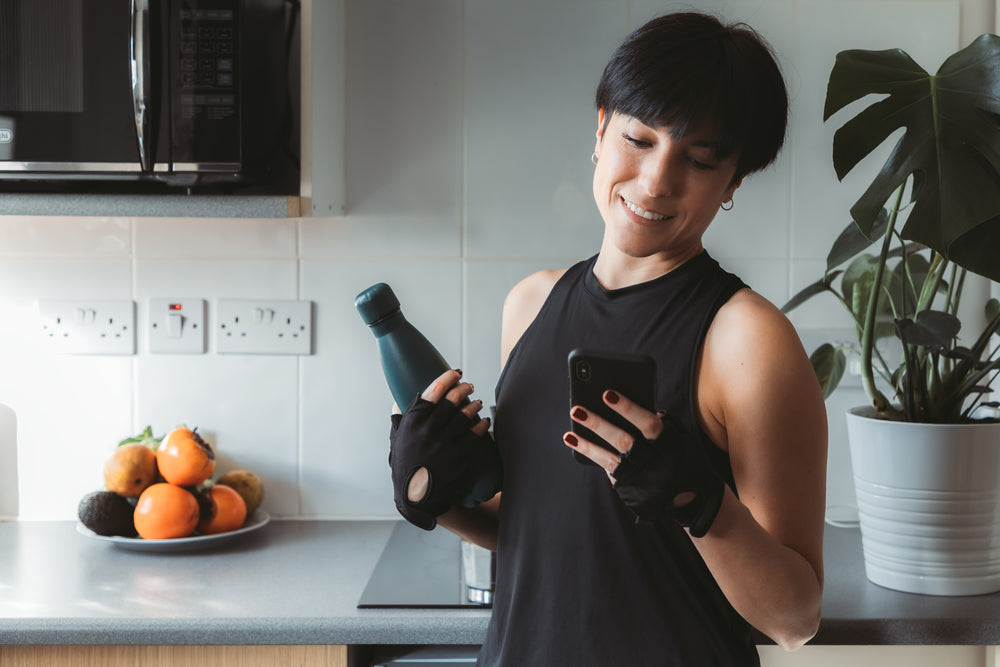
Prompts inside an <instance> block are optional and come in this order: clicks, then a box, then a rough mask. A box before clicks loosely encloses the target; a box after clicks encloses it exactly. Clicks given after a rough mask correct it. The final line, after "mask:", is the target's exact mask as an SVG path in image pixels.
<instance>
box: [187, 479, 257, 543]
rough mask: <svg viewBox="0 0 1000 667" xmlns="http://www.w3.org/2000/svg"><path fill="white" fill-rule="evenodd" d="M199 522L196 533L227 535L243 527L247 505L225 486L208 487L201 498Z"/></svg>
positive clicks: (238, 495) (240, 497)
mask: <svg viewBox="0 0 1000 667" xmlns="http://www.w3.org/2000/svg"><path fill="white" fill-rule="evenodd" d="M201 498H202V503H201V520H200V521H199V522H198V532H200V533H202V534H204V535H213V534H215V533H228V532H229V531H231V530H236V529H237V528H239V527H240V526H242V525H243V522H244V521H246V518H247V505H246V503H245V502H244V501H243V496H241V495H240V494H239V493H237V492H236V490H235V489H232V488H230V487H228V486H226V485H225V484H215V485H213V486H211V487H209V488H208V489H207V490H206V491H205V492H204V493H203V494H202V496H201Z"/></svg>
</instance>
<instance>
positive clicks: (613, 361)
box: [568, 348, 656, 463]
mask: <svg viewBox="0 0 1000 667" xmlns="http://www.w3.org/2000/svg"><path fill="white" fill-rule="evenodd" d="M568 364H569V387H570V391H569V394H570V397H569V401H570V403H569V404H570V406H574V405H580V406H583V408H584V409H586V410H588V411H589V412H591V413H593V414H597V415H600V416H601V417H603V418H604V419H606V420H608V421H610V422H611V423H612V424H615V425H617V426H619V427H620V428H622V429H623V430H625V431H627V432H629V433H631V434H632V435H633V436H634V437H637V438H639V437H642V434H641V433H639V430H638V429H637V428H636V427H635V426H634V425H633V424H632V423H631V422H629V421H627V420H626V419H625V418H624V417H622V416H621V415H619V414H618V413H617V412H615V411H614V410H612V409H611V408H610V407H609V406H608V405H606V404H605V403H604V398H603V396H604V392H605V391H607V390H608V389H613V390H614V391H616V392H618V393H619V394H620V395H622V396H625V397H626V398H628V399H629V400H631V401H633V402H634V403H638V404H639V405H641V406H642V407H644V408H646V409H647V410H650V411H655V410H656V362H655V361H653V359H652V357H649V356H646V355H644V354H633V353H627V352H608V351H603V350H589V349H582V348H577V349H575V350H573V351H572V352H570V353H569V357H568ZM570 423H571V427H572V430H573V432H574V433H576V434H577V435H579V436H580V437H582V438H586V439H587V440H589V441H590V442H593V443H595V444H598V445H600V446H602V447H604V448H605V449H607V450H608V451H611V452H615V453H617V450H616V449H615V448H614V447H612V446H611V445H610V444H608V442H607V441H605V440H604V439H603V438H601V437H600V436H598V435H597V434H596V433H594V432H593V431H591V430H590V429H588V428H586V427H585V426H583V425H582V424H578V423H577V422H575V421H573V420H572V419H571V420H570ZM573 455H574V457H575V458H576V460H577V461H580V462H581V463H593V461H591V460H590V459H588V458H587V457H586V456H584V455H583V454H580V453H579V452H573Z"/></svg>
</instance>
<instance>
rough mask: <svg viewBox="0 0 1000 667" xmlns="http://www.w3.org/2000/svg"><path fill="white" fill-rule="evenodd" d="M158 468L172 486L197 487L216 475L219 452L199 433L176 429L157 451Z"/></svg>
mask: <svg viewBox="0 0 1000 667" xmlns="http://www.w3.org/2000/svg"><path fill="white" fill-rule="evenodd" d="M156 464H157V465H158V466H159V468H160V474H161V475H163V479H165V480H167V481H168V482H170V483H171V484H177V485H179V486H194V485H195V484H201V483H202V482H204V481H205V480H206V479H208V478H209V477H211V476H212V473H213V472H215V452H214V451H212V446H211V445H209V444H208V443H207V442H205V440H204V439H202V437H201V436H200V435H198V434H197V433H196V432H195V431H192V430H191V429H188V428H184V427H181V428H175V429H174V430H173V431H171V432H170V433H167V435H166V437H164V438H163V440H162V441H161V442H160V446H159V447H157V449H156Z"/></svg>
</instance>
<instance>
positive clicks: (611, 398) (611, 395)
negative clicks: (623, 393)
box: [604, 389, 620, 405]
mask: <svg viewBox="0 0 1000 667" xmlns="http://www.w3.org/2000/svg"><path fill="white" fill-rule="evenodd" d="M604 398H606V399H607V401H608V403H610V404H611V405H614V404H615V403H617V402H618V399H619V398H620V397H619V396H618V394H617V393H615V392H614V391H612V390H610V389H608V391H607V392H605V394H604Z"/></svg>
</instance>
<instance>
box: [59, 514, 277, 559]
mask: <svg viewBox="0 0 1000 667" xmlns="http://www.w3.org/2000/svg"><path fill="white" fill-rule="evenodd" d="M270 520H271V515H269V514H268V513H267V512H265V511H264V510H257V511H256V512H254V513H253V516H251V517H250V518H249V519H248V520H247V522H246V523H244V524H243V527H242V528H238V529H236V530H231V531H229V532H228V533H218V534H216V535H193V536H191V537H175V538H173V539H169V540H144V539H142V538H141V537H121V536H119V535H112V536H106V535H98V534H97V533H95V532H94V531H92V530H91V529H90V528H87V527H86V526H84V525H83V524H82V523H80V522H79V521H78V522H77V523H76V532H78V533H80V534H81V535H85V536H87V537H89V538H91V539H94V540H99V541H101V542H110V543H111V544H114V545H115V546H117V547H121V548H122V549H130V550H132V551H155V552H161V553H164V552H170V551H193V550H195V549H207V548H209V547H215V546H219V545H221V544H225V543H226V542H229V541H230V540H232V539H233V538H236V537H239V536H240V535H245V534H246V533H251V532H253V531H255V530H259V529H261V528H263V527H264V526H266V525H267V524H268V522H269V521H270Z"/></svg>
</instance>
